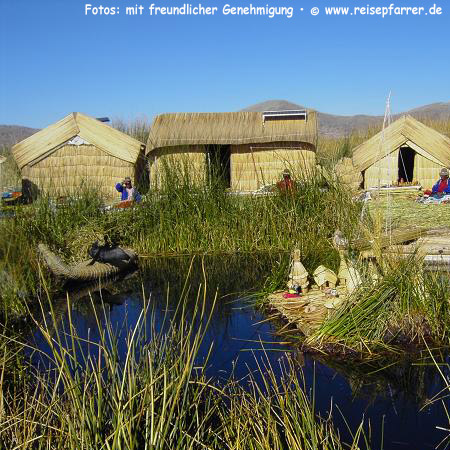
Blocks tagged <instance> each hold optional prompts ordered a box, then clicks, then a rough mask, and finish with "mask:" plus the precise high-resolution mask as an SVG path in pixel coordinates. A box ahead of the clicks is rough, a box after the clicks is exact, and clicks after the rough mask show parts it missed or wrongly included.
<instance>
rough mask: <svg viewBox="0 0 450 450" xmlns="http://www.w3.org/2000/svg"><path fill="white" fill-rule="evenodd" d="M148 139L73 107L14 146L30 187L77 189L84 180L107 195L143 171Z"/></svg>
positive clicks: (55, 191)
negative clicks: (142, 140) (138, 138)
mask: <svg viewBox="0 0 450 450" xmlns="http://www.w3.org/2000/svg"><path fill="white" fill-rule="evenodd" d="M144 152H145V145H144V144H142V143H141V142H139V141H137V140H135V139H133V138H131V137H130V136H128V135H126V134H124V133H122V132H120V131H118V130H116V129H114V128H112V127H110V126H108V125H105V124H104V123H102V122H100V121H99V120H97V119H94V118H92V117H89V116H86V115H84V114H81V113H77V112H74V113H71V114H69V115H68V116H66V117H64V119H62V120H60V121H59V122H56V123H55V124H53V125H50V126H48V127H47V128H44V129H43V130H40V131H38V132H37V133H35V134H33V135H32V136H30V137H28V138H27V139H24V140H23V141H21V142H19V143H18V144H16V145H14V146H13V147H12V154H13V157H14V159H15V160H16V162H17V165H18V166H19V169H20V170H21V173H22V179H23V184H24V186H26V187H27V190H28V189H30V187H31V190H32V191H33V193H35V192H46V193H48V194H50V195H52V196H65V195H71V194H76V193H77V192H79V190H80V187H81V186H82V185H83V184H85V185H86V186H87V187H88V188H89V189H99V190H100V192H101V193H102V194H103V195H104V196H105V197H108V198H111V197H117V196H118V193H117V191H116V190H115V187H114V186H115V184H116V183H117V182H118V181H120V180H122V179H123V178H124V177H126V176H129V177H131V178H132V179H133V180H136V178H137V177H138V176H139V171H140V170H142V168H143V164H142V163H140V161H143V160H144Z"/></svg>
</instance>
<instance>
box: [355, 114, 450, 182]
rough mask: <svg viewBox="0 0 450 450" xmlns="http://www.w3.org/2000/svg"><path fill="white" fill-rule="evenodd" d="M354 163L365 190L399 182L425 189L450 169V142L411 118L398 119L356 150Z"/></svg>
mask: <svg viewBox="0 0 450 450" xmlns="http://www.w3.org/2000/svg"><path fill="white" fill-rule="evenodd" d="M353 164H354V165H355V167H356V168H357V170H358V171H359V172H361V173H362V174H363V177H364V188H365V189H367V188H370V187H375V186H378V185H379V183H380V182H381V183H386V184H392V183H396V182H397V181H399V180H403V181H405V182H418V183H419V184H421V185H422V186H423V187H425V188H431V186H432V185H433V184H434V183H435V182H436V180H437V179H438V178H439V169H440V168H441V167H443V166H446V167H449V166H450V139H449V138H448V137H446V136H444V135H442V134H440V133H438V132H437V131H436V130H433V129H432V128H430V127H427V126H426V125H424V124H423V123H421V122H419V121H418V120H416V119H414V118H413V117H411V116H403V117H401V118H400V119H398V120H396V121H395V122H394V123H392V124H391V125H390V126H389V127H387V128H385V130H384V132H379V133H378V134H376V135H375V136H373V137H372V138H371V139H369V140H368V141H366V142H364V143H362V144H360V145H359V146H357V147H356V148H355V149H354V150H353Z"/></svg>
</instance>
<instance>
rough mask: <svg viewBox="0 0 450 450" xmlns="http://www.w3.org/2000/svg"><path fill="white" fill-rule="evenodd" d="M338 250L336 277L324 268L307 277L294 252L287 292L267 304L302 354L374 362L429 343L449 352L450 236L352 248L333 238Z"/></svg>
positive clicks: (411, 236)
mask: <svg viewBox="0 0 450 450" xmlns="http://www.w3.org/2000/svg"><path fill="white" fill-rule="evenodd" d="M333 243H334V245H335V247H336V249H337V250H338V252H339V255H340V265H339V270H338V271H337V273H335V272H333V271H332V270H331V269H329V268H327V267H325V266H322V265H320V266H318V267H317V268H316V269H315V270H314V272H313V273H311V274H310V273H308V272H307V271H306V269H305V267H304V266H303V264H302V262H301V258H300V256H301V255H300V251H299V250H294V251H293V253H292V257H291V263H290V272H289V277H288V281H287V283H286V287H285V289H284V290H280V291H276V292H274V293H272V294H270V295H268V297H267V301H268V304H269V305H270V306H271V307H272V308H274V309H275V310H276V311H277V312H278V313H279V314H280V315H281V316H282V317H283V318H284V319H285V320H287V321H288V323H289V324H290V325H292V326H293V327H294V329H298V330H299V331H300V332H301V334H302V335H304V337H305V340H304V344H303V345H304V348H305V349H307V350H311V351H320V352H325V353H333V354H339V353H344V354H347V353H348V351H349V350H357V351H358V352H360V353H369V354H370V353H371V352H372V351H374V350H375V349H376V348H379V347H382V348H383V350H393V349H394V348H396V347H398V346H401V347H404V346H410V345H414V346H417V345H420V344H423V343H424V342H426V341H432V342H435V343H438V344H444V345H448V344H450V339H449V336H448V331H447V330H446V325H445V324H446V321H447V320H449V319H450V276H449V275H450V228H441V229H429V230H425V229H420V228H417V229H411V230H397V231H396V232H395V233H392V234H391V235H389V236H388V235H384V236H381V237H379V238H378V239H373V240H367V239H366V240H364V239H360V240H354V241H351V242H349V241H347V239H345V237H344V236H343V235H342V233H340V232H339V231H336V233H335V234H334V237H333ZM355 255H358V257H355Z"/></svg>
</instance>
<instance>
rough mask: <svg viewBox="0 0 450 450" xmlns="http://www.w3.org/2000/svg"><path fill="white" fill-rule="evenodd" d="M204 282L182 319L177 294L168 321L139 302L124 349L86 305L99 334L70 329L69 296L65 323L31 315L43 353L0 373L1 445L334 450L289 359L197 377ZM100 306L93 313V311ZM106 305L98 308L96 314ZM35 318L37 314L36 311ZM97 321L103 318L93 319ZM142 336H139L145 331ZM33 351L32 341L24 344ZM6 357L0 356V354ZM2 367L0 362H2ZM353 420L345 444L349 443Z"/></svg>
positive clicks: (334, 436) (329, 431) (335, 438)
mask: <svg viewBox="0 0 450 450" xmlns="http://www.w3.org/2000/svg"><path fill="white" fill-rule="evenodd" d="M206 291H207V289H206V283H205V284H204V285H203V287H199V290H198V299H197V300H198V301H197V302H196V309H195V311H194V313H193V317H191V320H186V310H185V306H186V301H185V300H186V297H185V294H186V292H185V293H183V294H182V297H181V299H180V302H179V306H178V310H177V311H176V312H175V314H174V316H173V317H172V319H171V320H169V317H168V316H167V317H166V318H165V319H164V320H163V323H162V324H159V326H157V325H156V322H155V321H154V317H155V316H154V315H153V314H152V313H151V311H149V310H148V305H149V304H150V302H145V305H144V308H143V310H142V313H141V315H140V317H139V319H138V320H137V323H136V325H135V326H134V328H132V329H130V330H129V331H128V336H127V342H126V344H127V345H126V348H127V350H126V354H125V355H124V356H123V357H120V356H119V347H118V341H117V336H116V335H115V332H114V330H113V328H112V326H111V324H110V322H109V321H108V320H107V317H105V318H104V319H102V317H100V316H99V315H98V312H99V311H101V310H99V309H98V308H96V307H93V308H92V310H93V312H94V314H95V315H96V316H95V317H96V321H97V326H98V331H99V335H100V339H99V341H98V342H93V341H90V340H89V338H88V339H87V340H86V339H85V338H81V337H79V336H78V335H77V333H76V329H75V325H74V323H73V322H72V318H71V305H70V299H67V302H68V303H69V304H68V308H67V311H68V320H67V323H66V327H65V328H64V326H63V325H62V323H61V322H60V320H59V319H60V317H59V316H58V315H57V314H56V313H55V310H54V309H53V310H52V313H51V314H50V316H48V315H43V316H42V317H43V318H42V319H39V320H37V321H36V325H37V326H38V327H39V330H40V333H41V335H42V336H43V337H44V339H45V341H46V343H47V345H48V348H49V352H48V353H45V354H44V353H42V352H41V358H42V362H43V367H47V369H43V370H42V369H41V370H40V371H37V370H35V371H33V372H31V375H30V376H29V377H26V378H23V379H21V380H18V381H17V382H16V383H15V384H14V385H13V386H12V387H11V388H9V389H3V388H4V386H3V382H4V379H3V377H0V384H2V386H1V388H2V389H1V390H0V392H1V393H2V394H1V398H0V405H1V407H2V408H1V409H0V419H1V420H0V445H2V446H3V447H5V448H12V447H14V446H16V447H17V448H22V449H28V448H30V449H31V448H79V449H92V448H109V449H120V448H129V449H141V448H154V449H167V448H170V449H172V448H180V449H181V448H183V449H184V448H192V449H201V448H211V449H221V450H222V449H227V448H229V449H248V448H259V449H267V450H269V449H276V448H280V449H281V448H286V445H289V447H290V448H298V449H307V448H311V449H315V448H324V449H332V448H333V449H341V448H347V447H346V446H344V445H343V444H342V443H341V441H340V439H339V435H338V433H337V432H336V431H335V430H334V428H333V424H332V421H331V419H330V418H328V419H327V420H324V419H321V418H320V417H318V416H317V414H316V413H315V410H314V403H313V399H311V398H310V396H309V395H307V394H306V393H305V391H304V385H303V382H302V381H301V376H299V375H298V373H297V370H296V368H295V367H294V365H293V364H292V363H291V362H288V363H286V365H285V366H284V367H283V380H282V382H281V384H279V383H278V380H277V377H276V375H275V370H274V369H273V368H272V367H271V366H270V365H267V364H266V365H261V366H260V373H259V375H258V378H262V380H263V383H262V385H259V384H258V383H257V382H256V376H253V375H250V378H249V383H250V389H248V388H247V387H245V386H241V385H239V384H238V383H236V382H235V381H232V380H228V381H225V382H223V383H221V384H217V383H216V382H214V380H212V379H210V378H208V377H207V376H206V367H207V366H208V356H209V354H210V351H208V349H206V352H205V351H203V353H202V354H204V355H205V356H204V357H202V358H200V348H201V346H202V344H203V343H204V342H203V339H204V336H205V333H206V331H207V329H208V326H209V318H210V313H211V311H212V310H213V308H214V305H212V306H213V307H212V308H211V309H208V311H207V308H205V305H206V303H205V300H206V296H205V295H206ZM100 313H101V312H100ZM103 314H106V313H103ZM44 318H45V319H44ZM103 324H104V325H103ZM147 332H148V333H150V335H146V333H147ZM29 351H33V352H34V353H35V354H34V357H35V358H36V357H37V354H39V352H40V350H38V349H36V348H32V347H31V348H29ZM5 363H6V360H5ZM2 369H4V367H2ZM360 438H361V427H360V428H359V429H358V430H357V431H356V433H355V438H354V443H353V445H352V447H351V448H355V449H356V448H358V447H357V444H358V441H359V440H360Z"/></svg>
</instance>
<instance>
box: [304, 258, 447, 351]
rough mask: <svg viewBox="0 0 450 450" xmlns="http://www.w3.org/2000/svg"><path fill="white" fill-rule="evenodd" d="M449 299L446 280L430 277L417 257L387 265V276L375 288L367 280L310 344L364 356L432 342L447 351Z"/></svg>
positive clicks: (432, 274) (434, 276)
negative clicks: (358, 353)
mask: <svg viewBox="0 0 450 450" xmlns="http://www.w3.org/2000/svg"><path fill="white" fill-rule="evenodd" d="M449 299H450V283H449V281H448V278H447V277H446V276H445V274H439V273H430V272H425V271H424V270H423V267H422V262H421V261H420V260H419V259H418V258H416V257H414V256H413V257H409V258H407V259H394V260H392V261H391V260H386V261H385V268H384V275H383V276H381V278H380V279H379V280H378V281H377V282H375V283H374V282H373V281H371V280H370V279H368V280H367V281H366V283H365V285H363V286H362V287H360V288H359V289H358V290H357V291H356V292H355V293H354V294H353V295H352V296H351V297H350V298H349V299H348V300H347V301H345V302H344V304H343V306H342V307H341V308H339V309H338V310H337V311H336V313H335V314H334V315H333V316H331V317H330V318H329V319H328V320H327V321H325V322H324V324H323V325H322V326H321V327H320V328H319V330H318V331H317V332H316V333H315V334H313V335H312V336H311V337H310V338H308V339H307V344H308V345H310V346H312V347H317V348H320V347H323V346H324V345H328V344H333V345H337V346H340V347H342V348H351V349H355V350H357V351H359V352H362V353H365V354H367V353H369V354H370V353H372V352H373V351H374V352H376V351H377V350H380V349H381V350H382V349H387V348H390V349H391V350H392V349H393V348H395V347H396V346H398V345H400V346H402V345H410V344H418V345H423V344H424V342H426V341H429V340H431V341H435V342H437V343H439V344H445V345H448V344H449V343H450V341H449V334H448V327H447V325H446V324H447V323H448V320H450V314H449V313H450V309H449Z"/></svg>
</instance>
